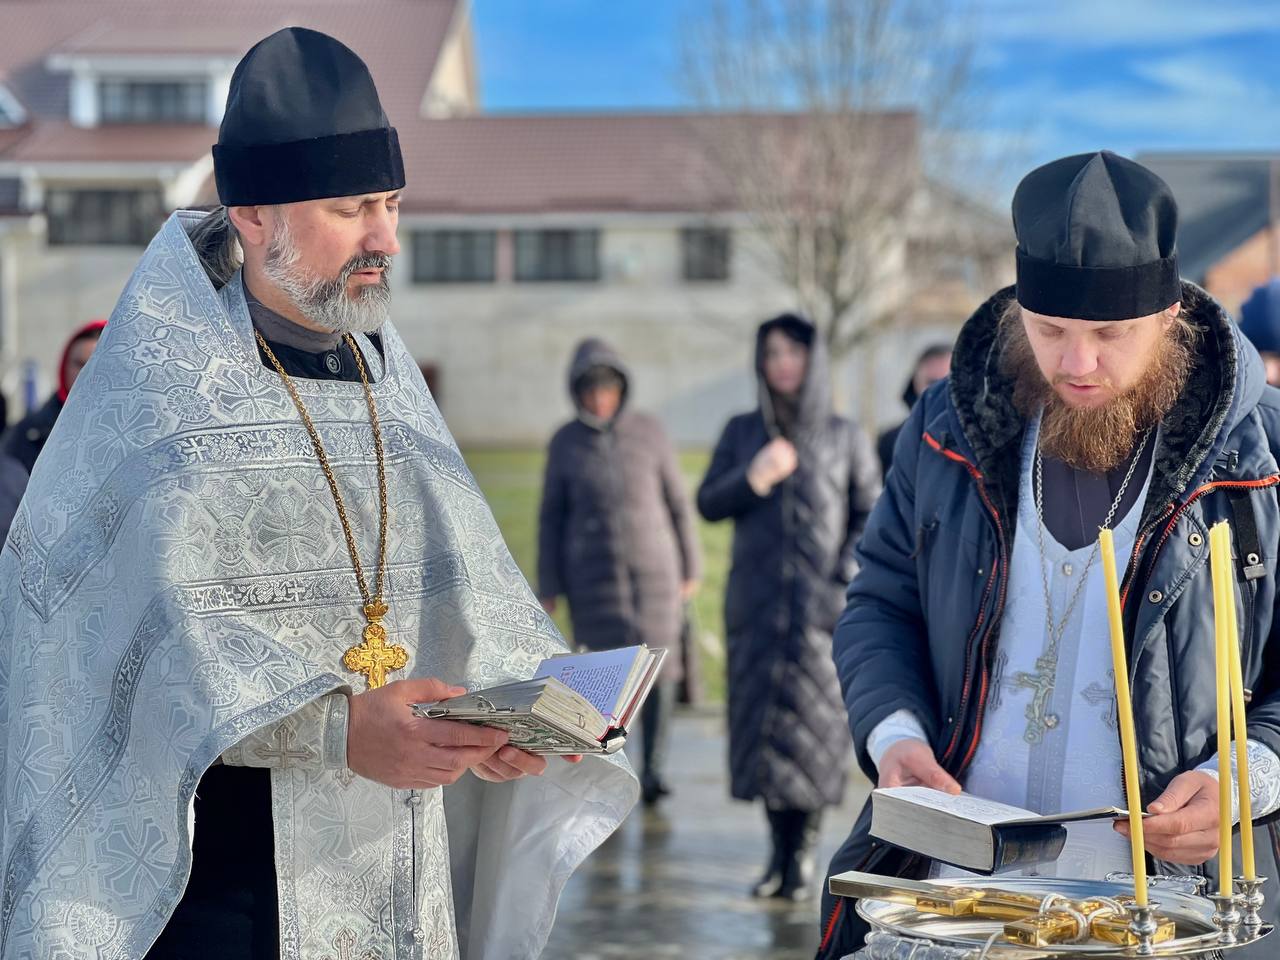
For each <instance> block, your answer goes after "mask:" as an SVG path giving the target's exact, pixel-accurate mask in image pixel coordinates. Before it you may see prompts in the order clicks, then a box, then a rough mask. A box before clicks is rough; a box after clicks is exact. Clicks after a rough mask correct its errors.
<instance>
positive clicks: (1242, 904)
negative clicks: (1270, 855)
mask: <svg viewBox="0 0 1280 960" xmlns="http://www.w3.org/2000/svg"><path fill="white" fill-rule="evenodd" d="M1266 882H1267V878H1266V877H1256V878H1254V879H1253V880H1246V879H1245V878H1244V877H1236V879H1235V890H1236V902H1237V904H1238V905H1239V908H1240V910H1241V911H1242V913H1243V914H1244V918H1243V920H1242V921H1241V924H1240V925H1241V927H1242V928H1243V931H1244V934H1245V938H1246V939H1250V940H1251V939H1253V938H1254V937H1256V936H1257V935H1258V931H1259V930H1261V929H1262V905H1263V903H1265V902H1266V900H1265V898H1264V897H1263V895H1262V886H1263V884H1265V883H1266Z"/></svg>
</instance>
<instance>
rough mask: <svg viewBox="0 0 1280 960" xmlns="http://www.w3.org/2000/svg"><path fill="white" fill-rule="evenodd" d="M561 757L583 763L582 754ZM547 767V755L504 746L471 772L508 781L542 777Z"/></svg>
mask: <svg viewBox="0 0 1280 960" xmlns="http://www.w3.org/2000/svg"><path fill="white" fill-rule="evenodd" d="M560 759H561V760H564V761H565V762H566V763H581V762H582V755H581V754H578V753H574V754H566V755H564V756H562V757H561V758H560ZM546 769H547V760H546V758H545V757H539V756H536V755H535V754H532V753H525V752H524V751H523V750H517V749H516V748H515V747H510V746H508V747H503V748H502V749H501V750H499V751H498V752H497V753H495V754H494V755H493V756H492V757H490V758H489V759H488V760H486V761H485V762H484V763H482V764H479V765H478V766H476V767H473V768H472V770H471V772H472V773H474V774H475V775H476V776H477V777H479V778H480V779H481V780H488V781H489V782H490V783H506V782H507V781H508V780H519V779H520V778H521V777H530V776H531V777H540V776H542V774H543V773H545V772H546Z"/></svg>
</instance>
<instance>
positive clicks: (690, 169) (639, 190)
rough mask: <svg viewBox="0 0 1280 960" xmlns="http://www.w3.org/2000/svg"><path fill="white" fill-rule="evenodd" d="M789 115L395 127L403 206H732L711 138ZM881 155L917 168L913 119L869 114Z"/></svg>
mask: <svg viewBox="0 0 1280 960" xmlns="http://www.w3.org/2000/svg"><path fill="white" fill-rule="evenodd" d="M799 122H800V118H799V117H797V116H794V115H791V116H787V115H778V114H761V115H757V116H742V115H736V116H724V115H719V116H718V115H710V114H678V113H676V114H671V113H668V114H578V115H572V114H571V115H510V116H476V117H459V118H451V119H446V120H433V121H425V122H423V123H419V124H415V125H413V127H411V128H410V129H406V128H405V127H401V128H400V136H401V142H402V144H403V147H404V153H405V172H406V176H407V177H408V181H409V182H408V186H407V187H406V189H405V207H406V208H408V209H411V210H415V211H419V212H432V213H441V214H448V213H451V212H457V213H463V212H466V213H487V212H492V213H537V212H547V211H568V210H593V211H623V210H625V211H647V212H662V211H713V210H725V209H729V208H731V207H732V206H733V201H732V192H731V189H730V184H729V183H728V181H727V180H726V178H725V177H724V175H723V174H722V173H721V172H720V171H719V170H717V169H716V166H715V163H714V159H713V158H714V156H715V143H716V142H717V140H716V138H717V137H719V136H721V134H723V133H726V132H727V131H725V130H724V129H722V128H724V127H725V125H728V124H735V125H738V128H737V130H735V131H734V132H732V133H731V134H730V135H731V136H733V137H738V136H741V135H742V134H743V133H744V132H746V131H755V130H758V131H759V133H760V134H761V135H763V134H765V133H767V132H770V131H772V132H778V133H782V134H783V135H786V134H787V133H788V132H789V131H790V130H791V129H792V128H794V127H795V126H796V124H797V123H799ZM875 134H876V137H877V140H878V141H879V142H880V143H881V145H882V148H883V151H884V154H885V156H886V157H893V158H896V161H903V162H907V163H909V164H911V165H915V164H916V162H917V161H916V119H915V116H914V115H913V114H910V113H887V114H883V115H880V116H879V117H877V118H876V125H875Z"/></svg>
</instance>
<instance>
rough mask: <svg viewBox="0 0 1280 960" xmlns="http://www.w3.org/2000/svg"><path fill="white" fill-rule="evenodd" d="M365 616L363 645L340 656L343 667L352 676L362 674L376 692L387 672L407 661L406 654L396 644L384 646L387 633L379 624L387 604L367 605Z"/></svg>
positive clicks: (372, 603)
mask: <svg viewBox="0 0 1280 960" xmlns="http://www.w3.org/2000/svg"><path fill="white" fill-rule="evenodd" d="M364 615H365V618H366V619H367V620H368V621H369V625H368V626H367V627H365V628H364V642H363V643H361V644H359V645H358V646H354V647H352V648H351V649H350V650H348V651H347V652H346V653H345V654H343V655H342V665H343V666H344V667H346V668H347V669H348V670H350V671H352V672H353V673H363V674H364V675H365V677H366V678H367V679H368V681H369V689H370V690H376V689H377V688H378V687H381V686H383V685H384V684H385V683H386V682H387V674H388V673H390V672H391V671H393V670H399V669H400V668H401V667H403V666H404V665H405V664H406V663H408V662H409V652H408V651H407V650H405V648H404V647H402V646H400V645H399V644H392V645H391V646H387V630H386V628H385V627H384V626H383V625H382V618H383V617H385V616H386V615H387V605H386V604H385V603H383V602H382V600H380V599H374V600H373V601H372V602H371V603H366V604H365V605H364Z"/></svg>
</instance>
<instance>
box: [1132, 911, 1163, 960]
mask: <svg viewBox="0 0 1280 960" xmlns="http://www.w3.org/2000/svg"><path fill="white" fill-rule="evenodd" d="M1124 908H1125V910H1126V912H1128V914H1129V931H1130V932H1131V933H1132V934H1133V938H1134V939H1135V940H1137V941H1138V946H1137V949H1136V951H1135V952H1136V953H1137V955H1138V956H1140V957H1153V956H1155V952H1156V947H1155V936H1156V930H1158V929H1159V926H1158V924H1157V923H1156V908H1155V906H1154V905H1153V904H1150V903H1146V904H1141V905H1139V904H1136V903H1126V904H1125V905H1124Z"/></svg>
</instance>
